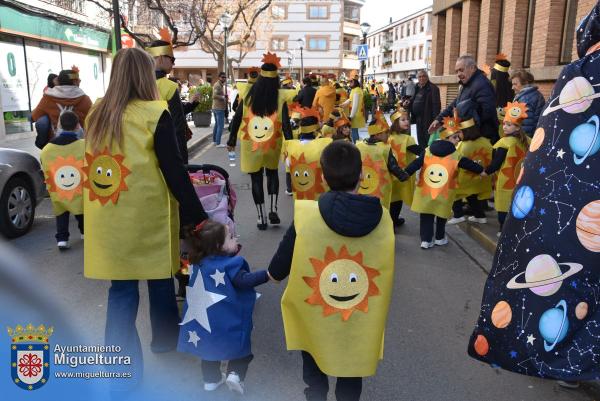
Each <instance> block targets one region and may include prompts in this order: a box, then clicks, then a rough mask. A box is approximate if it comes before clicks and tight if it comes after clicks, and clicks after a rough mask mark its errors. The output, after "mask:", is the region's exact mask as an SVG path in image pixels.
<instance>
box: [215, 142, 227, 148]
mask: <svg viewBox="0 0 600 401" xmlns="http://www.w3.org/2000/svg"><path fill="white" fill-rule="evenodd" d="M226 146H227V145H225V144H222V143H220V144H218V145H217V146H215V147H217V148H224V147H226Z"/></svg>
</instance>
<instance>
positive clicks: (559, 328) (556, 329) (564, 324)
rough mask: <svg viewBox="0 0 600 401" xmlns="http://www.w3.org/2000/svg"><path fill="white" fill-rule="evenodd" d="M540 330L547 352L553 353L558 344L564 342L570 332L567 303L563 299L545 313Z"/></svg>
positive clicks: (541, 318) (539, 326)
mask: <svg viewBox="0 0 600 401" xmlns="http://www.w3.org/2000/svg"><path fill="white" fill-rule="evenodd" d="M538 328H539V330H540V334H541V335H542V337H543V338H544V349H545V350H546V352H550V351H552V350H553V349H554V347H556V344H558V343H559V342H561V341H562V340H564V338H565V337H566V336H567V331H568V330H569V320H568V319H567V302H566V301H565V300H564V299H562V300H561V301H560V302H559V303H557V304H556V306H555V307H554V308H552V309H548V310H547V311H546V312H544V313H543V314H542V317H540V322H539V324H538Z"/></svg>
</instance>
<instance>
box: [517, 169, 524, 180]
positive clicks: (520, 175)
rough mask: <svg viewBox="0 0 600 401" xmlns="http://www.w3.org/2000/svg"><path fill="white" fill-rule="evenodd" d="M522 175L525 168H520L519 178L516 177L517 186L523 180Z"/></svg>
mask: <svg viewBox="0 0 600 401" xmlns="http://www.w3.org/2000/svg"><path fill="white" fill-rule="evenodd" d="M523 174H525V167H523V166H521V171H519V176H518V177H517V184H520V183H521V180H522V179H523Z"/></svg>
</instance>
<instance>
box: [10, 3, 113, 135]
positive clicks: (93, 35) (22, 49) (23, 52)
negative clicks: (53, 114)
mask: <svg viewBox="0 0 600 401" xmlns="http://www.w3.org/2000/svg"><path fill="white" fill-rule="evenodd" d="M109 30H110V19H109V17H108V14H107V13H106V12H104V11H103V10H101V9H100V8H98V7H97V6H96V5H94V4H93V3H92V2H89V1H85V0H24V1H18V2H16V1H15V2H3V3H2V4H0V140H1V139H3V138H5V137H6V136H7V135H12V134H15V133H20V132H27V131H31V129H32V126H31V124H30V123H29V121H28V117H29V115H30V114H31V110H32V109H33V108H35V106H36V105H37V103H38V102H39V101H40V99H41V97H42V94H43V90H44V88H45V87H46V81H47V80H46V78H47V76H48V74H49V73H55V74H58V73H59V72H60V70H62V69H68V68H70V67H71V66H73V65H76V66H77V67H78V68H79V70H80V73H79V74H80V77H81V88H82V89H83V90H84V91H85V93H86V94H88V95H89V96H90V97H91V98H92V101H94V100H95V99H96V98H98V97H100V96H102V95H103V94H104V91H105V88H106V86H108V79H109V75H108V74H109V70H110V58H109V57H108V49H109V39H110V33H109V32H110V31H109Z"/></svg>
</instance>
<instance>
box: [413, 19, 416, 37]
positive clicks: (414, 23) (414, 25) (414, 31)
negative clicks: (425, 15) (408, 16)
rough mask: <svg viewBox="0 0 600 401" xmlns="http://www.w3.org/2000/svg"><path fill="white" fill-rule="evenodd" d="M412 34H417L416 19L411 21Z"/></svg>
mask: <svg viewBox="0 0 600 401" xmlns="http://www.w3.org/2000/svg"><path fill="white" fill-rule="evenodd" d="M413 34H415V35H416V34H417V20H414V21H413Z"/></svg>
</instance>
